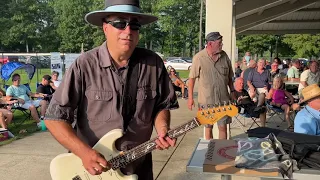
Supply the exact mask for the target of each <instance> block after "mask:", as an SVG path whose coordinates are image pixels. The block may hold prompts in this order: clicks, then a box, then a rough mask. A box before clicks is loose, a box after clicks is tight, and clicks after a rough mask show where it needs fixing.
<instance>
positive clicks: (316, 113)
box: [306, 105, 320, 118]
mask: <svg viewBox="0 0 320 180" xmlns="http://www.w3.org/2000/svg"><path fill="white" fill-rule="evenodd" d="M306 109H307V110H308V111H309V112H310V113H311V114H312V115H314V116H316V117H318V118H319V117H320V112H319V111H317V110H315V109H313V108H311V107H310V106H309V105H306Z"/></svg>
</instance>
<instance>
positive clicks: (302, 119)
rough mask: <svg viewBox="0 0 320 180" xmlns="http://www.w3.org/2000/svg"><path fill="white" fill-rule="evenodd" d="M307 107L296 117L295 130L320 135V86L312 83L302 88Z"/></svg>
mask: <svg viewBox="0 0 320 180" xmlns="http://www.w3.org/2000/svg"><path fill="white" fill-rule="evenodd" d="M302 96H303V98H304V99H303V101H301V102H300V104H301V103H307V105H306V107H305V108H303V109H302V110H301V111H299V112H298V114H297V115H296V117H295V119H294V132H296V133H303V134H309V135H320V112H319V109H320V88H319V86H318V85H317V84H312V85H309V86H307V87H305V88H304V89H303V90H302Z"/></svg>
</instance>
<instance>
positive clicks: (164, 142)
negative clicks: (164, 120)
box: [156, 126, 176, 150]
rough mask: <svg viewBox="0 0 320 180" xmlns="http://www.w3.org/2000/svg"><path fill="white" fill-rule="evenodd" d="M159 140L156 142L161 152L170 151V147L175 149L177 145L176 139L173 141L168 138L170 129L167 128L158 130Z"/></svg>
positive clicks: (163, 127)
mask: <svg viewBox="0 0 320 180" xmlns="http://www.w3.org/2000/svg"><path fill="white" fill-rule="evenodd" d="M157 132H158V139H157V140H156V144H157V146H156V148H157V149H159V150H164V149H168V148H169V147H170V146H171V147H173V146H175V145H176V139H171V138H170V137H169V136H167V132H168V128H167V127H165V126H162V127H160V128H159V129H157Z"/></svg>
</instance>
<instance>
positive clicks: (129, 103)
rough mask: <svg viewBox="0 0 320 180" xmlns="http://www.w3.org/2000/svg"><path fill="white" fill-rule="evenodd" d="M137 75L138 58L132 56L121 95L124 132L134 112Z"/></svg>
mask: <svg viewBox="0 0 320 180" xmlns="http://www.w3.org/2000/svg"><path fill="white" fill-rule="evenodd" d="M139 76H140V66H139V60H138V59H136V58H135V57H134V56H132V57H131V58H130V61H129V69H128V73H127V78H126V83H125V87H124V92H123V96H122V97H123V98H122V117H123V129H124V132H126V130H127V128H128V125H129V122H130V121H131V119H132V118H133V116H134V114H135V112H136V105H137V90H138V81H139Z"/></svg>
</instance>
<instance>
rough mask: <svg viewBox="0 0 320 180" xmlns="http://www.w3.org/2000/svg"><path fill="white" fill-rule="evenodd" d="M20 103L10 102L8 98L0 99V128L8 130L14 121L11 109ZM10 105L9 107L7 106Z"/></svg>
mask: <svg viewBox="0 0 320 180" xmlns="http://www.w3.org/2000/svg"><path fill="white" fill-rule="evenodd" d="M16 102H18V101H17V100H14V101H10V100H8V97H6V96H2V97H1V99H0V126H1V127H2V128H4V129H7V128H8V125H9V124H10V123H11V121H12V119H13V114H12V112H11V111H10V107H11V105H12V104H14V103H16ZM7 105H9V106H7Z"/></svg>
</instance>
